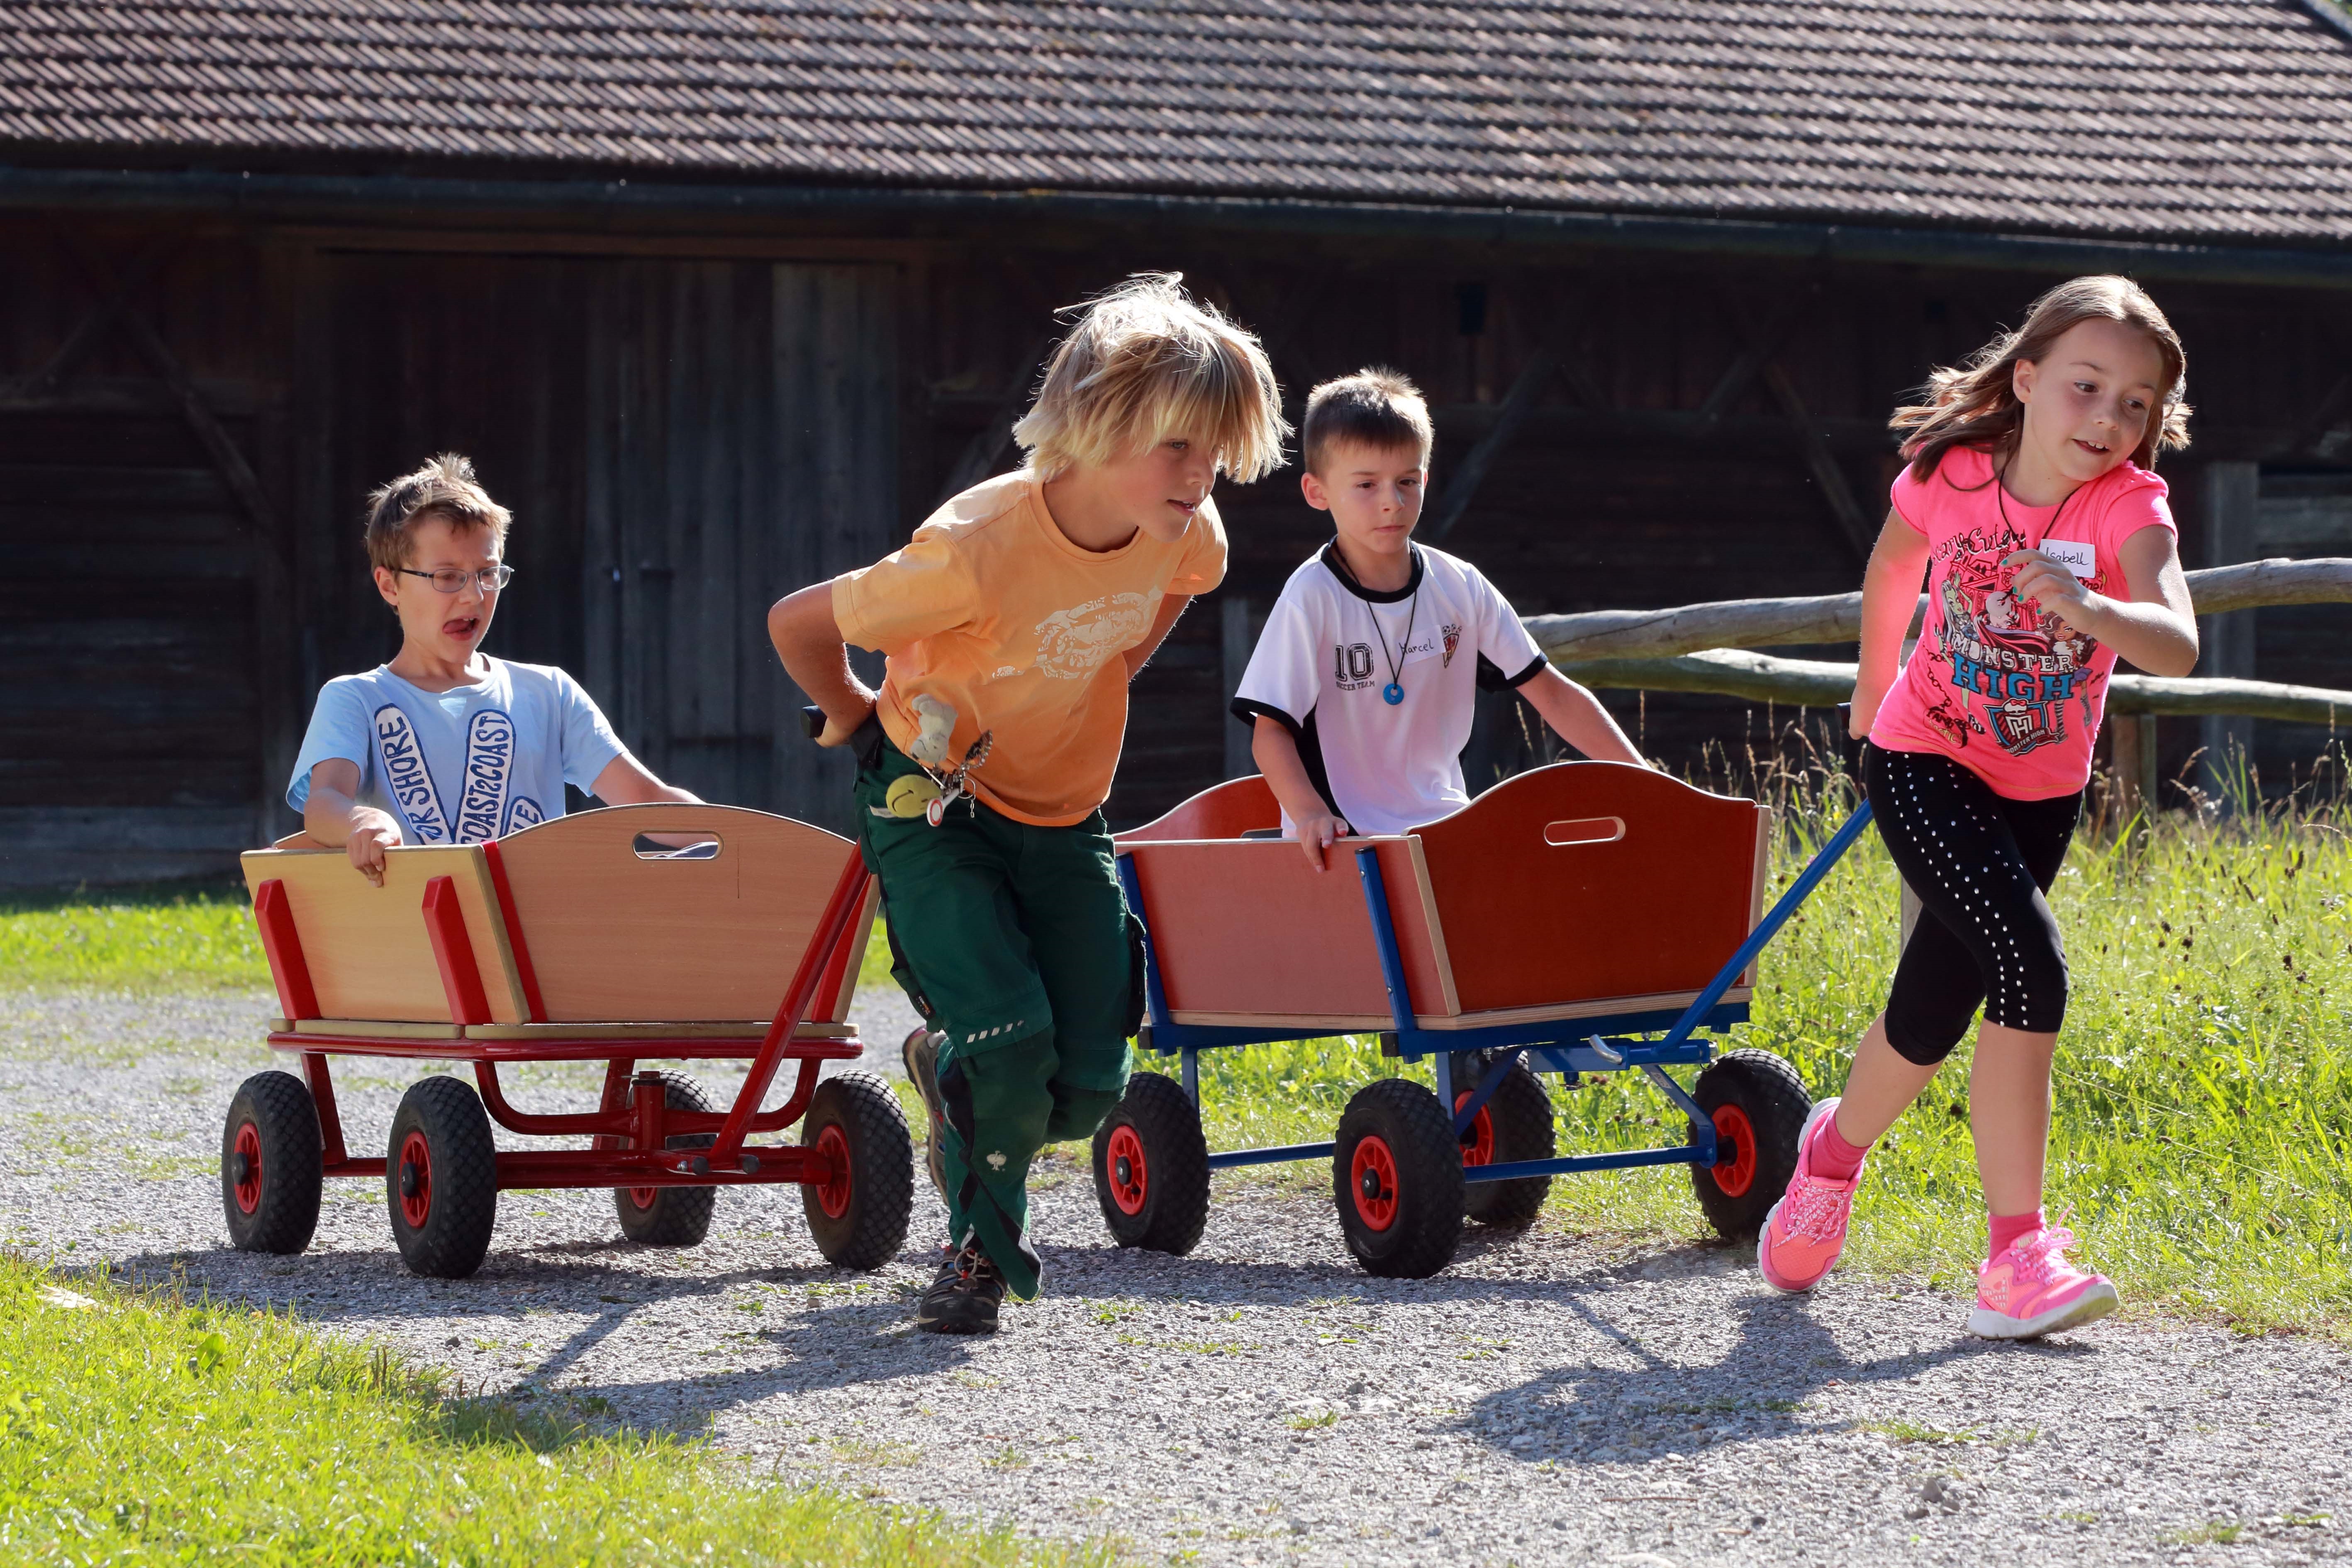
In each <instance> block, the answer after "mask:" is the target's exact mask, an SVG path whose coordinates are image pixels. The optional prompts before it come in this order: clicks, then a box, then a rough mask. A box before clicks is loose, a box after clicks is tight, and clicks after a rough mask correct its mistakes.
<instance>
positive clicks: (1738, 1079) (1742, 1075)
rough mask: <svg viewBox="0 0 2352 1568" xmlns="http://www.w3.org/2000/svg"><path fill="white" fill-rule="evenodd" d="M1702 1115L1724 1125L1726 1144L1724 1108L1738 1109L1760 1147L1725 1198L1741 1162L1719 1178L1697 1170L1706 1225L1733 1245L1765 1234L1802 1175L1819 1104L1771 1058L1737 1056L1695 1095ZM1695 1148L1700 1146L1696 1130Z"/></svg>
mask: <svg viewBox="0 0 2352 1568" xmlns="http://www.w3.org/2000/svg"><path fill="white" fill-rule="evenodd" d="M1691 1098H1692V1099H1694V1100H1696V1101H1697V1102H1698V1104H1699V1109H1701V1110H1703V1111H1705V1112H1706V1113H1707V1114H1708V1115H1710V1116H1714V1117H1716V1118H1717V1137H1718V1138H1720V1137H1721V1136H1722V1126H1723V1120H1724V1119H1723V1118H1722V1117H1721V1116H1720V1115H1719V1114H1718V1113H1720V1112H1721V1111H1722V1110H1723V1109H1724V1108H1725V1107H1727V1106H1728V1107H1731V1108H1733V1109H1734V1110H1736V1111H1737V1113H1738V1116H1739V1117H1740V1118H1744V1119H1745V1120H1746V1122H1747V1124H1748V1133H1749V1134H1750V1135H1751V1136H1752V1138H1753V1140H1754V1147H1753V1149H1752V1150H1751V1151H1750V1154H1751V1156H1752V1157H1751V1158H1750V1159H1749V1161H1748V1166H1749V1169H1748V1171H1747V1172H1746V1173H1745V1175H1746V1179H1745V1180H1744V1181H1741V1182H1739V1183H1738V1190H1737V1191H1727V1190H1726V1185H1725V1184H1726V1179H1727V1177H1729V1176H1732V1175H1734V1174H1735V1173H1737V1172H1738V1165H1739V1162H1738V1160H1736V1159H1726V1160H1719V1161H1718V1162H1717V1166H1716V1167H1715V1168H1714V1169H1712V1170H1703V1169H1701V1168H1700V1167H1698V1166H1691V1173H1690V1174H1691V1191H1692V1192H1693V1194H1695V1195H1696V1197H1697V1198H1698V1206H1699V1207H1700V1208H1701V1209H1703V1210H1705V1211H1706V1218H1707V1222H1708V1223H1709V1224H1711V1225H1713V1226H1714V1227H1715V1228H1716V1229H1717V1232H1719V1233H1720V1234H1721V1235H1723V1236H1724V1237H1725V1238H1726V1239H1729V1240H1732V1241H1747V1240H1750V1239H1753V1238H1754V1237H1755V1235H1756V1233H1757V1232H1758V1231H1759V1230H1761V1229H1762V1228H1764V1217H1765V1216H1766V1215H1768V1214H1769V1213H1770V1212H1771V1211H1772V1206H1773V1205H1774V1204H1776V1203H1778V1202H1780V1195H1781V1194H1782V1193H1783V1192H1785V1191H1787V1190H1788V1187H1789V1178H1790V1176H1794V1175H1796V1174H1797V1134H1799V1133H1800V1132H1801V1131H1803V1130H1804V1125H1805V1118H1806V1117H1807V1116H1808V1115H1811V1113H1812V1109H1813V1097H1812V1096H1811V1095H1810V1094H1808V1093H1806V1092H1805V1083H1804V1080H1803V1079H1801V1078H1799V1077H1798V1076H1797V1070H1796V1069H1795V1068H1793V1067H1791V1066H1790V1065H1789V1064H1788V1063H1787V1062H1785V1061H1781V1060H1780V1058H1779V1057H1777V1056H1775V1055H1773V1054H1772V1053H1771V1052H1770V1051H1727V1052H1725V1053H1724V1054H1723V1055H1721V1056H1719V1057H1717V1058H1716V1059H1715V1061H1711V1062H1709V1063H1708V1064H1707V1066H1706V1071H1703V1072H1701V1073H1700V1074H1699V1075H1698V1084H1697V1086H1696V1088H1694V1089H1693V1090H1692V1091H1691ZM1689 1141H1690V1142H1692V1143H1696V1142H1698V1129H1697V1128H1696V1126H1694V1127H1692V1128H1691V1133H1690V1140H1689Z"/></svg>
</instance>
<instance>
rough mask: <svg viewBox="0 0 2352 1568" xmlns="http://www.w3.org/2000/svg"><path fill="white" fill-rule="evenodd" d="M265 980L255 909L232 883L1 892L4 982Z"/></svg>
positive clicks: (132, 985)
mask: <svg viewBox="0 0 2352 1568" xmlns="http://www.w3.org/2000/svg"><path fill="white" fill-rule="evenodd" d="M268 984H269V966H268V963H267V961H265V960H264V959H263V957H262V956H261V942H260V939H259V938H258V937H257V936H255V935H254V929H253V913H252V910H251V909H250V908H249V907H248V906H247V904H246V901H245V896H244V894H242V893H241V892H239V891H237V890H236V889H234V888H229V887H205V888H198V889H189V888H160V889H159V888H146V889H139V888H126V889H122V890H120V891H116V890H100V891H97V892H83V893H73V894H54V895H48V896H31V897H27V896H21V895H19V896H15V897H10V898H6V899H0V985H5V986H7V987H9V988H19V987H21V988H31V989H36V990H61V989H66V988H105V989H110V990H142V991H146V990H190V989H215V988H239V989H259V988H267V987H268Z"/></svg>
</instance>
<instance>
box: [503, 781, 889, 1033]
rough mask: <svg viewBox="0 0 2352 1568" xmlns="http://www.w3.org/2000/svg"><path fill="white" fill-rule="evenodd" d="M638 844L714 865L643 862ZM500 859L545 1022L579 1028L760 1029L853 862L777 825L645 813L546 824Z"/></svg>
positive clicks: (690, 810) (818, 840)
mask: <svg viewBox="0 0 2352 1568" xmlns="http://www.w3.org/2000/svg"><path fill="white" fill-rule="evenodd" d="M641 833H695V834H707V835H709V837H711V838H714V839H716V840H717V841H719V852H718V853H717V854H716V855H714V856H712V857H710V858H709V859H707V860H705V859H689V860H673V859H667V858H655V859H647V858H645V857H643V856H641V855H640V854H639V853H638V852H637V851H636V849H635V847H634V844H635V839H636V837H637V835H639V834H641ZM855 853H856V848H855V846H853V845H852V844H851V843H850V842H849V841H848V840H846V839H843V838H840V837H837V836H836V835H835V834H832V833H828V832H826V831H824V829H822V828H814V827H811V826H809V824H807V823H806V822H798V821H793V820H792V819H791V818H789V817H777V816H771V815H769V814H768V813H766V812H763V811H747V810H736V809H734V808H731V807H725V806H660V805H654V806H617V807H613V808H610V809H608V810H597V811H585V812H582V813H580V814H578V815H576V816H571V817H562V818H558V819H557V820H555V821H551V822H545V823H541V825H540V826H538V827H535V828H529V829H526V830H524V831H522V832H520V833H517V834H515V835H514V836H513V837H512V838H509V839H504V840H501V841H499V856H500V858H501V860H502V861H503V862H504V864H505V867H506V873H507V885H508V888H509V891H510V892H511V893H512V894H513V900H514V913H515V922H516V925H517V927H518V928H519V930H520V934H521V941H522V946H524V947H525V948H526V949H528V951H529V953H530V962H531V967H532V969H533V971H534V972H535V974H536V975H537V977H538V980H539V989H540V996H541V999H542V1000H543V1001H544V1002H545V1004H546V1009H547V1019H548V1021H550V1022H551V1023H589V1022H607V1021H616V1020H624V1019H666V1020H673V1021H679V1022H695V1021H729V1020H738V1021H751V1020H754V1019H758V1020H765V1019H770V1018H772V1017H773V1016H774V1014H775V1011H776V1009H777V1008H778V1006H779V1005H781V1004H782V1000H783V996H784V990H785V988H786V987H788V986H789V985H790V984H791V983H792V977H793V969H794V968H795V967H797V966H798V965H799V963H800V961H801V956H802V954H803V951H804V950H805V949H806V948H807V946H808V945H809V943H810V942H811V941H812V940H814V937H815V935H816V927H817V923H818V921H819V920H820V919H821V918H822V917H823V915H824V906H825V902H826V900H827V899H828V898H830V897H831V895H832V893H833V889H834V885H835V883H836V882H838V881H839V880H840V877H841V873H842V868H843V866H844V864H845V862H846V861H847V859H848V857H849V856H851V855H853V854H855ZM501 1021H503V1020H501Z"/></svg>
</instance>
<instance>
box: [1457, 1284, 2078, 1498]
mask: <svg viewBox="0 0 2352 1568" xmlns="http://www.w3.org/2000/svg"><path fill="white" fill-rule="evenodd" d="M1722 1250H1724V1249H1721V1248H1695V1249H1677V1250H1676V1251H1675V1252H1669V1253H1664V1254H1653V1255H1651V1256H1649V1257H1647V1258H1644V1259H1643V1260H1639V1261H1638V1262H1637V1263H1634V1264H1632V1265H1630V1266H1629V1267H1627V1268H1624V1269H1620V1270H1610V1271H1609V1274H1610V1275H1613V1276H1617V1277H1619V1278H1622V1276H1624V1275H1628V1274H1632V1275H1636V1276H1638V1277H1641V1278H1643V1279H1644V1280H1647V1281H1653V1282H1655V1281H1660V1280H1662V1279H1670V1278H1671V1277H1672V1276H1673V1275H1674V1273H1675V1272H1676V1271H1677V1270H1675V1268H1674V1267H1673V1265H1674V1264H1675V1263H1676V1262H1677V1261H1678V1260H1681V1259H1682V1258H1684V1257H1685V1256H1687V1255H1689V1254H1699V1255H1704V1254H1705V1253H1706V1252H1708V1251H1715V1252H1718V1253H1719V1252H1721V1251H1722ZM1718 1271H1719V1270H1716V1269H1712V1268H1705V1267H1702V1268H1700V1269H1696V1270H1687V1272H1690V1273H1705V1274H1713V1273H1717V1272H1718ZM1594 1282H1595V1283H1598V1281H1594ZM1614 1282H1615V1281H1612V1285H1613V1283H1614ZM1610 1293H1612V1290H1611V1287H1609V1286H1604V1287H1603V1288H1601V1290H1599V1291H1587V1290H1585V1289H1581V1288H1579V1285H1578V1284H1577V1283H1575V1282H1571V1283H1570V1284H1569V1285H1568V1286H1567V1287H1566V1288H1563V1289H1561V1290H1559V1291H1557V1293H1555V1294H1554V1296H1553V1300H1554V1302H1555V1304H1556V1305H1558V1306H1559V1307H1561V1308H1564V1309H1565V1310H1567V1311H1568V1312H1571V1313H1573V1314H1575V1315H1576V1316H1577V1317H1579V1318H1580V1319H1581V1320H1583V1322H1585V1323H1586V1324H1587V1325H1588V1326H1589V1327H1591V1330H1592V1331H1593V1332H1594V1333H1596V1334H1597V1335H1599V1336H1600V1337H1601V1338H1603V1339H1605V1340H1608V1341H1609V1342H1611V1343H1612V1344H1613V1345H1614V1347H1615V1348H1616V1350H1617V1351H1618V1353H1619V1354H1620V1357H1621V1358H1622V1359H1630V1360H1632V1361H1633V1362H1636V1363H1638V1364H1637V1365H1633V1366H1627V1365H1623V1364H1616V1365H1602V1364H1594V1363H1588V1364H1585V1365H1583V1366H1563V1367H1556V1368H1553V1369H1551V1370H1549V1371H1547V1372H1543V1373H1540V1374H1538V1375H1536V1376H1534V1377H1530V1378H1527V1379H1525V1380H1523V1381H1521V1382H1519V1383H1517V1384H1514V1385H1511V1386H1510V1387H1507V1388H1502V1389H1497V1390H1496V1391H1495V1392H1493V1393H1492V1394H1489V1395H1487V1396H1486V1397H1484V1398H1482V1399H1480V1400H1479V1401H1478V1402H1477V1403H1476V1405H1475V1406H1472V1408H1471V1409H1470V1410H1469V1411H1468V1412H1467V1413H1465V1416H1464V1417H1463V1419H1462V1422H1461V1424H1460V1427H1459V1429H1460V1430H1461V1431H1462V1432H1463V1433H1464V1434H1465V1436H1468V1437H1475V1438H1478V1439H1480V1440H1482V1441H1484V1442H1486V1444H1487V1445H1488V1446H1489V1447H1491V1448H1495V1449H1496V1450H1497V1451H1498V1452H1500V1453H1502V1454H1503V1455H1505V1456H1507V1457H1508V1458H1517V1459H1522V1460H1526V1461H1528V1462H1530V1463H1538V1462H1541V1461H1544V1460H1551V1461H1553V1462H1555V1463H1559V1464H1572V1465H1581V1464H1605V1463H1609V1462H1612V1461H1623V1460H1633V1461H1641V1460H1647V1459H1654V1458H1662V1457H1664V1456H1665V1455H1668V1454H1682V1455H1685V1456H1688V1455H1694V1454H1696V1453H1699V1452H1701V1451H1703V1450H1705V1449H1707V1448H1717V1447H1722V1446H1725V1445H1727V1444H1735V1443H1748V1442H1756V1441H1760V1440H1764V1439H1769V1438H1773V1437H1790V1436H1793V1435H1798V1434H1801V1433H1805V1432H1811V1431H1823V1430H1831V1431H1843V1430H1847V1429H1849V1428H1850V1427H1852V1426H1853V1422H1851V1421H1847V1420H1837V1421H1829V1422H1824V1421H1819V1420H1811V1419H1808V1418H1807V1417H1806V1416H1805V1413H1804V1411H1803V1409H1802V1406H1803V1404H1804V1402H1805V1400H1806V1399H1807V1398H1809V1397H1810V1396H1812V1395H1814V1394H1817V1393H1819V1392H1821V1391H1822V1389H1824V1388H1827V1387H1829V1386H1831V1385H1833V1384H1834V1385H1846V1386H1857V1385H1860V1386H1867V1385H1890V1384H1896V1383H1902V1382H1906V1381H1908V1380H1910V1379H1912V1378H1915V1377H1917V1376H1919V1375H1921V1374H1923V1373H1928V1372H1932V1371H1935V1370H1937V1369H1938V1368H1942V1367H1946V1366H1949V1365H1952V1364H1957V1363H1961V1362H1967V1361H1972V1360H1974V1359H1976V1358H1978V1357H1979V1356H1989V1355H1990V1356H2014V1355H2030V1356H2033V1357H2035V1358H2036V1359H2038V1360H2041V1361H2043V1362H2056V1363H2067V1362H2078V1361H2081V1360H2083V1359H2084V1358H2086V1357H2095V1356H2096V1355H2098V1354H2100V1352H2099V1351H2098V1349H2097V1348H2096V1347H2095V1346H2093V1345H2088V1344H2081V1343H2072V1342H2065V1341H2060V1342H2049V1341H2041V1342H2035V1343H2020V1344H2006V1343H1996V1342H1993V1341H1990V1340H1980V1339H1976V1338H1973V1337H1971V1336H1969V1335H1967V1334H1964V1333H1961V1332H1960V1331H1959V1330H1958V1328H1957V1326H1956V1327H1955V1328H1954V1330H1953V1334H1952V1338H1951V1340H1950V1342H1949V1343H1944V1344H1939V1345H1934V1346H1931V1347H1928V1348H1925V1349H1919V1350H1912V1351H1905V1352H1899V1353H1895V1354H1887V1355H1880V1356H1869V1357H1866V1358H1864V1359H1859V1360H1858V1359H1856V1358H1855V1357H1853V1356H1852V1355H1850V1354H1848V1353H1847V1352H1846V1350H1845V1348H1844V1347H1843V1345H1842V1344H1840V1343H1838V1340H1837V1338H1836V1336H1835V1335H1834V1334H1832V1333H1831V1332H1830V1330H1829V1329H1828V1328H1827V1327H1826V1326H1825V1325H1824V1324H1822V1322H1820V1321H1818V1320H1817V1319H1816V1318H1815V1317H1814V1315H1813V1313H1812V1312H1811V1303H1810V1302H1808V1301H1805V1300H1803V1299H1799V1298H1790V1297H1784V1296H1780V1295H1777V1294H1774V1293H1773V1292H1771V1291H1769V1290H1768V1289H1767V1288H1766V1287H1764V1286H1763V1285H1761V1284H1759V1285H1757V1286H1756V1287H1755V1290H1754V1292H1753V1293H1752V1294H1750V1295H1749V1296H1748V1297H1747V1298H1746V1299H1745V1300H1743V1301H1739V1302H1738V1303H1736V1305H1735V1307H1734V1310H1735V1311H1737V1312H1738V1325H1739V1334H1738V1339H1737V1340H1736V1341H1735V1342H1734V1343H1732V1344H1731V1346H1730V1347H1729V1348H1728V1349H1727V1350H1726V1351H1725V1352H1724V1354H1723V1355H1722V1356H1721V1357H1720V1359H1718V1360H1717V1361H1715V1362H1713V1363H1711V1364H1692V1363H1690V1362H1687V1361H1670V1360H1667V1359H1666V1358H1664V1357H1663V1356H1661V1355H1659V1354H1656V1353H1655V1352H1654V1351H1652V1350H1650V1349H1648V1348H1647V1347H1646V1346H1645V1345H1644V1344H1643V1342H1642V1335H1643V1332H1644V1331H1645V1329H1646V1328H1647V1327H1648V1323H1647V1322H1646V1321H1645V1318H1644V1316H1643V1314H1642V1313H1640V1312H1638V1311H1637V1312H1609V1311H1607V1310H1606V1309H1607V1306H1608V1300H1607V1298H1608V1296H1609V1294H1610ZM2044 1370H2045V1371H2054V1370H2056V1368H2054V1367H2046V1368H2045V1369H2044ZM1530 1414H1540V1415H1546V1416H1549V1417H1550V1418H1551V1419H1550V1421H1549V1424H1548V1425H1546V1426H1544V1427H1542V1428H1541V1429H1538V1430H1537V1431H1534V1432H1530V1431H1529V1430H1528V1426H1529V1421H1528V1417H1529V1416H1530Z"/></svg>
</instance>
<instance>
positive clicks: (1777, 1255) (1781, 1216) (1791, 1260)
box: [1756, 1100, 1869, 1292]
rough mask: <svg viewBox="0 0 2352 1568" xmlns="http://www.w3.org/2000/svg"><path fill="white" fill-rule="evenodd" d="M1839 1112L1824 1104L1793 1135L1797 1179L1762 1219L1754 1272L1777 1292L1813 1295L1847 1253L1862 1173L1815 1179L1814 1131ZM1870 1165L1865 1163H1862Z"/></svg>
mask: <svg viewBox="0 0 2352 1568" xmlns="http://www.w3.org/2000/svg"><path fill="white" fill-rule="evenodd" d="M1837 1107H1838V1103H1837V1102H1836V1101H1835V1100H1824V1101H1822V1103H1820V1104H1818V1105H1816V1106H1814V1107H1813V1113H1812V1114H1811V1115H1810V1116H1807V1117H1806V1118H1805V1125H1804V1127H1803V1129H1802V1130H1801V1132H1799V1133H1798V1134H1797V1174H1796V1175H1794V1176H1790V1178H1789V1190H1788V1191H1786V1192H1784V1193H1782V1194H1781V1195H1780V1202H1778V1203H1776V1204H1774V1205H1773V1206H1772V1212H1771V1213H1769V1214H1768V1215H1766V1216H1765V1217H1764V1230H1763V1233H1762V1234H1761V1235H1759V1236H1758V1237H1757V1238H1756V1267H1757V1268H1758V1269H1759V1270H1761V1271H1762V1273H1763V1275H1764V1282H1765V1283H1766V1284H1768V1285H1769V1286H1771V1287H1772V1288H1773V1289H1774V1290H1776V1291H1791V1292H1794V1291H1810V1290H1811V1289H1812V1288H1813V1287H1814V1286H1815V1285H1818V1284H1820V1283H1821V1282H1822V1275H1824V1274H1827V1273H1828V1272H1829V1271H1830V1270H1832V1269H1833V1268H1835V1267H1836V1266H1837V1260H1838V1254H1839V1253H1841V1252H1843V1251H1844V1250H1845V1223H1846V1217H1847V1216H1849V1215H1851V1214H1852V1213H1853V1194H1854V1189H1855V1188H1856V1187H1858V1186H1861V1185H1862V1172H1861V1170H1859V1169H1857V1170H1856V1171H1855V1172H1854V1173H1853V1180H1851V1181H1832V1180H1830V1179H1829V1178H1828V1177H1826V1176H1815V1175H1813V1129H1814V1128H1816V1127H1818V1126H1820V1125H1821V1124H1822V1118H1823V1117H1825V1116H1830V1115H1833V1114H1835V1113H1836V1111H1837ZM1868 1163H1869V1162H1868V1160H1867V1159H1866V1158H1865V1160H1864V1165H1867V1164H1868Z"/></svg>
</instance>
